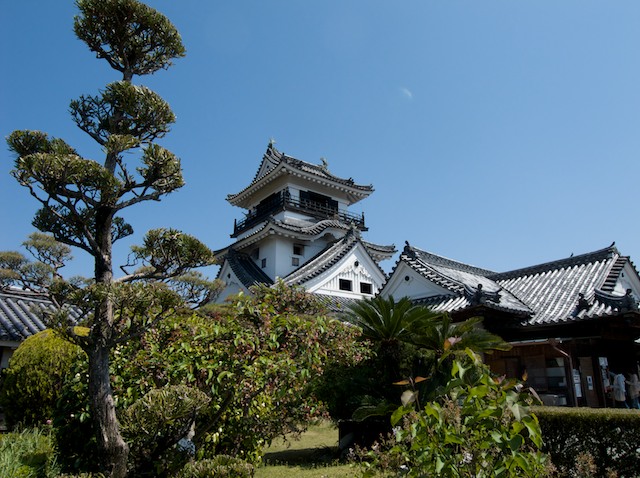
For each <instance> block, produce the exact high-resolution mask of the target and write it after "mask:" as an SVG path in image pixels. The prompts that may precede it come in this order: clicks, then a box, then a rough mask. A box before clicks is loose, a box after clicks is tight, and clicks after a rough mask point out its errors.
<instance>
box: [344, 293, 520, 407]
mask: <svg viewBox="0 0 640 478" xmlns="http://www.w3.org/2000/svg"><path fill="white" fill-rule="evenodd" d="M347 320H349V322H351V323H353V324H355V325H357V326H359V327H360V328H361V329H362V335H363V338H366V339H369V340H371V341H372V342H373V343H374V345H375V346H376V348H377V352H378V360H379V363H378V367H379V373H380V375H379V377H380V379H381V385H382V386H383V387H385V386H386V385H388V384H390V383H392V382H396V381H398V380H399V379H401V378H406V377H401V376H400V360H401V356H402V348H403V347H415V348H416V349H418V351H419V353H418V355H419V356H420V359H421V360H420V362H421V368H422V370H420V374H424V375H426V376H429V378H430V379H429V380H428V381H426V383H425V384H424V385H425V387H426V389H427V395H429V396H430V397H431V398H434V397H435V396H437V394H438V390H439V389H440V388H441V387H442V386H443V385H446V379H447V377H449V376H450V373H449V372H450V370H449V368H450V365H451V364H452V363H453V358H454V357H456V356H460V357H464V356H465V350H466V349H470V350H473V351H474V352H477V353H490V352H491V351H492V350H508V349H509V347H510V346H509V344H507V343H506V342H504V340H502V339H501V338H500V337H498V336H497V335H495V334H492V333H491V332H489V331H487V330H486V329H484V328H482V325H481V322H482V318H480V317H473V318H471V319H468V320H465V321H464V322H458V323H454V322H453V321H452V320H451V317H450V316H449V315H448V314H446V313H437V312H434V311H433V310H431V309H430V308H428V307H425V306H420V305H414V304H413V303H412V302H411V300H410V299H409V298H408V297H403V298H402V299H400V300H398V301H396V300H395V299H394V298H393V297H392V296H390V297H388V298H385V297H381V296H378V297H375V298H372V299H367V300H363V301H359V302H357V303H355V304H353V305H352V306H351V308H350V314H349V315H348V316H347Z"/></svg>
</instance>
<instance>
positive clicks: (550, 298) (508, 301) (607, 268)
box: [392, 243, 640, 325]
mask: <svg viewBox="0 0 640 478" xmlns="http://www.w3.org/2000/svg"><path fill="white" fill-rule="evenodd" d="M401 262H402V263H404V264H406V265H407V266H408V267H410V268H411V269H413V270H414V271H416V272H417V273H418V274H420V276H422V277H424V278H425V279H426V280H428V281H430V282H432V283H435V284H437V285H439V286H440V287H442V288H444V289H446V290H448V291H450V294H446V293H445V294H441V295H438V296H432V297H424V298H420V299H419V300H418V302H420V303H424V304H426V305H430V306H432V307H433V308H434V309H435V310H437V311H449V312H453V311H458V310H461V309H465V308H470V307H473V306H476V305H479V304H481V305H483V306H484V307H487V308H491V309H496V310H503V311H510V312H513V313H516V314H518V315H522V314H526V317H527V318H526V320H525V322H524V325H550V324H556V323H562V322H572V321H578V320H585V319H593V318H597V317H603V316H609V315H614V314H618V313H623V312H626V311H630V310H638V304H637V301H636V299H635V298H633V297H632V296H631V294H630V293H628V294H627V295H623V294H620V290H619V279H620V278H621V277H622V274H623V271H625V270H626V271H632V275H633V276H635V277H634V278H633V280H634V283H636V284H638V285H640V276H638V272H637V270H636V269H635V266H634V265H633V263H632V262H631V261H630V258H629V257H626V256H622V255H620V253H619V252H618V250H617V249H616V248H615V246H614V245H613V244H612V245H611V246H609V247H607V248H604V249H600V250H597V251H594V252H589V253H587V254H582V255H578V256H571V257H568V258H564V259H560V260H557V261H552V262H547V263H544V264H538V265H534V266H531V267H526V268H522V269H517V270H513V271H508V272H502V273H496V272H491V271H489V270H486V269H480V268H477V267H474V266H470V265H468V264H464V263H461V262H457V261H453V260H451V259H447V258H444V257H441V256H437V255H435V254H431V253H428V252H425V251H421V250H420V249H417V248H415V247H412V246H410V245H409V244H408V243H407V245H406V247H405V249H404V251H403V252H402V254H401V256H400V259H399V260H398V264H400V263H401ZM398 264H397V265H396V269H397V267H398ZM392 275H393V274H392ZM616 285H618V287H617V288H616ZM480 286H481V287H480ZM638 292H640V291H636V293H638Z"/></svg>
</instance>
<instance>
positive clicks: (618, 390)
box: [613, 373, 629, 408]
mask: <svg viewBox="0 0 640 478" xmlns="http://www.w3.org/2000/svg"><path fill="white" fill-rule="evenodd" d="M613 401H614V402H615V406H616V408H629V405H628V404H627V389H626V385H625V379H624V375H622V374H621V373H618V374H616V376H615V377H614V379H613Z"/></svg>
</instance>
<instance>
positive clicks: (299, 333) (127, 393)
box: [54, 284, 367, 472]
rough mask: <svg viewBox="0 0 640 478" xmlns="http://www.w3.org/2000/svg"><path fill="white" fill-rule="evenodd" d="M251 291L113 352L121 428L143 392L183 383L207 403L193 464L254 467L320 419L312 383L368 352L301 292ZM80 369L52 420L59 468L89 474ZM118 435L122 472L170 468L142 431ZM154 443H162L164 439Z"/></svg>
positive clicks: (82, 366) (90, 450) (351, 331)
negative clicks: (217, 460) (145, 466)
mask: <svg viewBox="0 0 640 478" xmlns="http://www.w3.org/2000/svg"><path fill="white" fill-rule="evenodd" d="M254 291H255V292H254V293H255V296H254V297H246V296H241V297H238V298H237V300H235V301H234V302H231V303H229V304H227V305H225V306H222V307H219V306H218V307H209V308H207V312H206V314H205V313H204V312H188V313H184V314H179V315H176V316H173V317H169V318H167V319H165V320H164V321H162V322H160V323H157V324H155V326H154V327H153V328H152V329H150V330H148V331H147V332H146V333H145V334H144V335H143V336H142V337H141V340H140V341H131V342H129V343H127V344H124V345H121V346H119V347H118V348H116V349H115V350H114V353H113V357H112V361H111V375H112V384H113V389H114V396H115V400H116V407H117V409H118V414H119V417H120V419H121V420H122V423H123V424H125V423H126V422H127V419H126V414H127V413H128V412H127V411H126V410H127V409H129V407H131V406H132V405H133V404H134V403H136V402H137V401H138V400H140V399H142V398H143V397H144V396H145V395H146V394H147V393H149V392H151V391H152V390H154V389H162V388H165V387H167V386H171V385H187V386H188V387H191V388H194V389H197V390H200V391H201V392H203V393H204V394H205V395H206V396H207V397H208V400H209V402H208V404H207V406H206V407H204V408H202V410H201V411H200V415H199V417H198V419H197V421H196V427H195V436H194V438H193V442H194V443H195V445H196V450H197V451H196V453H197V454H196V458H198V459H202V458H207V457H212V456H216V455H221V454H226V455H230V456H239V457H241V458H244V459H246V460H248V461H257V460H258V459H259V458H260V456H261V454H262V450H263V448H264V447H265V446H266V445H268V444H269V443H270V442H271V440H273V439H274V438H275V437H277V436H284V435H286V434H289V433H292V432H294V433H295V432H296V431H301V430H303V429H304V427H305V424H306V423H308V421H309V420H310V419H312V418H314V417H317V416H321V415H322V414H323V409H322V407H321V405H320V404H319V403H318V401H317V400H316V399H315V398H314V397H313V396H312V395H311V391H312V384H313V383H314V381H315V380H317V379H318V377H320V376H322V374H323V373H324V370H325V368H326V367H327V366H329V365H331V364H334V363H354V362H358V361H360V360H362V358H363V357H366V354H367V347H366V346H365V345H364V344H362V343H361V342H358V341H357V340H356V338H357V335H358V329H357V328H355V327H352V326H348V325H345V324H344V323H342V322H340V321H337V320H332V319H330V318H327V317H324V316H322V315H315V314H320V313H321V311H322V306H321V305H320V304H318V303H317V301H316V299H315V298H314V297H313V296H311V295H310V294H308V293H307V292H305V291H303V290H300V289H299V288H288V287H286V286H284V285H282V284H279V285H277V286H276V287H275V288H274V289H271V288H268V287H264V288H256V289H254ZM307 313H312V314H314V315H307ZM86 370H87V366H86V361H85V362H84V363H82V362H78V363H77V364H76V365H75V368H74V370H73V373H71V374H70V375H69V377H68V380H67V381H66V383H65V386H64V390H63V393H62V396H61V399H60V400H59V408H58V414H57V416H56V421H55V422H54V424H55V426H56V430H57V431H58V443H59V447H60V450H61V454H62V455H63V459H64V464H65V469H66V470H67V471H74V472H77V471H92V469H91V466H92V464H91V462H90V460H89V459H90V457H92V456H94V453H95V443H94V442H93V441H92V436H93V431H92V429H91V426H90V425H91V421H90V420H88V417H89V415H90V410H89V408H88V401H87V398H86V397H87V385H86V375H87V372H86ZM172 406H173V405H167V406H166V408H171V407H172ZM147 411H148V410H147ZM168 412H169V410H167V413H168ZM145 413H146V412H145ZM160 424H161V421H160V422H158V423H157V425H158V426H159V425H160ZM125 428H126V429H127V430H126V432H125V434H126V438H127V441H128V442H129V443H130V445H131V446H132V452H131V454H132V460H133V461H132V462H130V466H133V467H134V469H141V465H140V464H141V463H142V462H138V461H137V460H138V458H135V457H136V456H138V457H146V458H144V460H147V459H148V457H151V456H152V455H153V456H154V457H155V458H153V459H152V461H153V462H154V463H156V465H157V464H160V463H167V466H168V465H169V461H171V460H170V455H172V454H173V451H172V450H171V447H168V448H167V447H165V452H166V453H165V454H164V455H163V456H162V457H160V455H162V453H161V451H160V449H159V448H158V449H156V450H154V451H151V446H152V445H153V443H147V444H145V443H146V442H145V440H147V438H146V437H145V436H143V435H144V434H143V432H142V428H140V427H137V426H127V425H125ZM160 442H163V443H165V444H166V443H168V441H167V440H165V439H164V438H163V439H162V440H160V441H158V443H160ZM136 449H138V450H141V452H142V454H138V452H136V451H135V450H136ZM88 458H89V459H88ZM165 460H168V461H165ZM156 471H158V470H156Z"/></svg>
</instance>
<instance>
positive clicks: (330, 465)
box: [256, 422, 357, 478]
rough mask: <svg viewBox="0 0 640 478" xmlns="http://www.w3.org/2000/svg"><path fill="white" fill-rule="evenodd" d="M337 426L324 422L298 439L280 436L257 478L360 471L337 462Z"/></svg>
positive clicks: (314, 477) (325, 477)
mask: <svg viewBox="0 0 640 478" xmlns="http://www.w3.org/2000/svg"><path fill="white" fill-rule="evenodd" d="M337 454H338V429H337V428H336V426H335V425H334V424H333V423H330V422H322V423H320V424H317V425H312V426H310V427H309V430H307V432H306V433H303V434H302V436H301V437H300V439H299V440H295V441H291V442H290V443H285V442H284V440H281V439H278V440H275V441H274V442H273V444H272V445H271V446H270V447H269V448H268V449H267V452H266V454H265V456H264V460H263V462H264V464H263V465H262V466H260V467H259V468H258V469H257V470H256V478H279V477H285V478H286V477H294V476H295V477H301V478H345V477H352V476H355V475H356V474H357V470H356V469H354V468H353V467H352V466H350V465H345V464H343V463H340V462H339V461H337Z"/></svg>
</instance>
